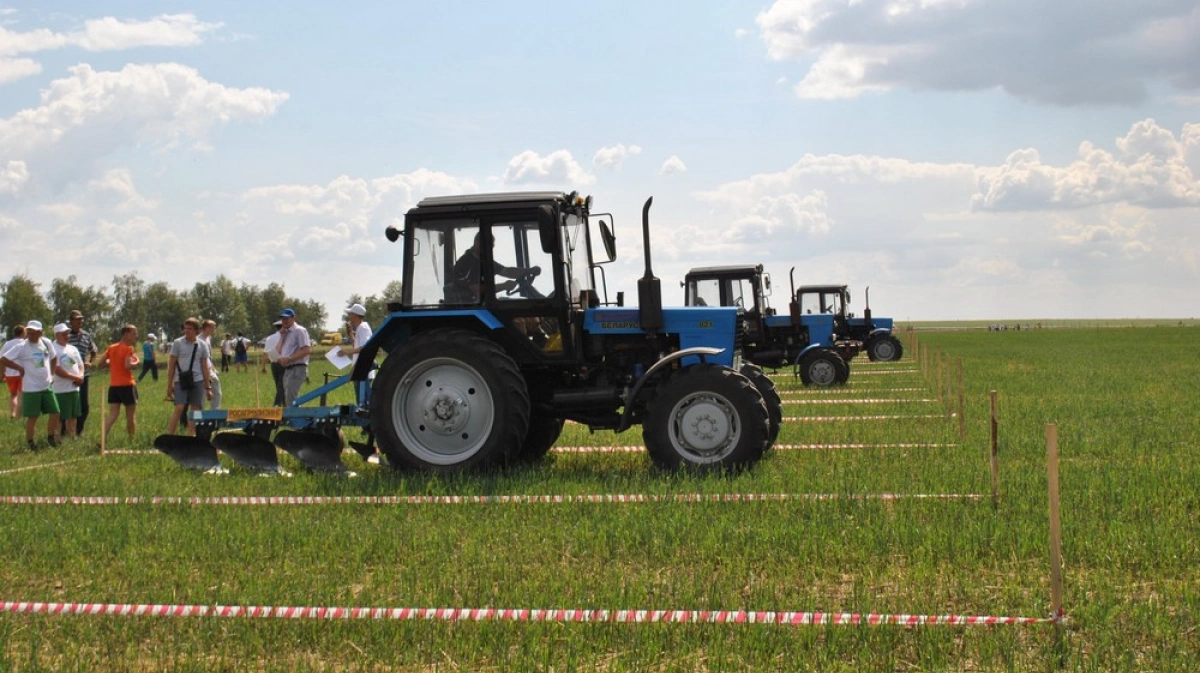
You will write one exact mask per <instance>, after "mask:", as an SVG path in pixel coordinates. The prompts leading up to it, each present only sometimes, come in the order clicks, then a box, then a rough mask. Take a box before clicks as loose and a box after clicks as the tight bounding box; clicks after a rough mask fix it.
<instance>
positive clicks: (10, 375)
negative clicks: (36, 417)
mask: <svg viewBox="0 0 1200 673" xmlns="http://www.w3.org/2000/svg"><path fill="white" fill-rule="evenodd" d="M10 336H11V337H12V338H11V339H9V340H8V341H5V342H4V345H3V346H0V354H3V353H4V351H6V350H8V349H9V348H12V347H13V346H15V345H17V344H18V343H20V342H22V341H24V340H25V326H24V325H15V326H13V328H12V333H11V334H10ZM4 383H5V384H6V385H8V394H9V395H10V396H11V398H12V399H11V400H10V401H9V403H8V417H9V418H16V417H17V413H18V410H19V408H20V406H21V372H19V371H17V370H15V369H12V368H10V367H5V368H4Z"/></svg>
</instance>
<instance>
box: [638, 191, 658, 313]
mask: <svg viewBox="0 0 1200 673" xmlns="http://www.w3.org/2000/svg"><path fill="white" fill-rule="evenodd" d="M651 203H654V197H653V196H651V197H650V198H648V199H646V204H645V205H643V206H642V245H643V247H644V248H645V254H646V275H644V276H642V278H641V279H640V280H638V315H639V319H640V321H641V325H642V330H644V331H646V332H657V331H658V330H660V329H662V326H663V310H662V308H663V306H662V284H661V283H659V281H658V278H656V277H655V276H654V272H653V271H652V270H651V267H650V204H651Z"/></svg>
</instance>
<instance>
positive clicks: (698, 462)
mask: <svg viewBox="0 0 1200 673" xmlns="http://www.w3.org/2000/svg"><path fill="white" fill-rule="evenodd" d="M650 204H651V200H647V201H646V203H645V206H644V207H643V209H642V234H643V244H644V247H645V264H646V272H645V277H643V278H642V279H641V280H639V281H638V306H637V307H636V308H626V307H624V306H623V293H618V295H617V300H616V302H613V303H611V304H610V303H609V302H608V297H607V294H608V293H607V284H606V281H605V277H604V273H603V267H602V265H604V264H607V263H609V262H611V261H613V260H614V259H615V257H616V252H615V251H616V241H615V236H614V234H613V228H612V227H611V223H612V221H613V220H612V216H611V215H593V214H592V212H591V210H592V199H591V197H587V198H583V197H580V196H578V195H577V194H576V193H574V192H572V193H570V194H564V193H561V192H521V193H503V194H475V195H466V196H448V197H437V198H427V199H424V200H422V201H421V202H420V203H418V204H417V206H416V207H414V208H412V209H411V210H409V211H408V213H407V214H406V215H405V218H404V225H403V229H397V228H394V227H389V228H388V230H387V232H386V233H387V238H388V239H389V240H391V241H393V242H394V241H402V243H403V246H404V249H403V271H402V280H403V288H404V289H403V295H402V297H401V300H400V301H399V302H396V303H393V304H389V305H388V310H389V311H390V314H389V315H388V316H387V317H386V319H385V320H384V321H383V322H382V324H380V325H378V326H377V327H376V329H375V331H374V333H373V335H372V337H371V340H370V341H369V342H368V343H367V344H366V346H365V347H364V349H363V351H362V353H361V354H360V356H359V359H358V363H357V366H356V367H355V368H354V369H353V371H352V372H351V373H350V374H349V375H348V376H344V377H342V378H340V379H338V380H337V381H334V382H333V383H331V384H329V385H327V386H324V387H322V388H319V389H317V390H314V391H311V392H309V393H308V394H306V395H304V396H302V397H301V398H300V399H298V400H297V401H296V403H295V404H294V405H293V406H291V407H289V408H287V409H284V410H282V412H283V413H282V416H281V418H279V419H276V420H270V419H268V418H265V417H264V418H256V417H254V416H253V415H250V416H251V417H250V418H249V419H247V414H239V413H234V410H230V411H229V412H228V413H226V411H224V410H217V411H206V412H198V413H197V414H196V415H195V418H196V420H197V425H198V427H205V428H206V429H207V431H208V433H211V430H213V429H218V428H235V429H238V430H240V431H241V432H237V433H231V432H221V433H217V434H216V435H213V438H212V444H213V445H215V446H217V447H218V448H221V450H222V451H225V452H226V453H228V454H230V455H231V456H232V457H233V458H234V459H235V460H238V461H239V462H242V461H241V460H240V459H241V458H246V457H247V456H249V455H251V454H252V456H253V458H254V459H255V460H258V461H260V462H261V461H262V460H265V458H266V456H265V453H266V452H267V450H268V449H269V451H270V453H271V457H272V458H273V455H274V447H273V446H271V443H270V441H269V440H268V437H269V436H270V434H271V432H272V430H274V429H275V428H278V427H283V426H286V427H288V428H290V429H289V430H281V431H280V432H278V433H277V435H276V439H275V442H274V443H275V445H278V446H280V447H281V448H284V449H285V450H288V451H289V452H291V453H293V454H294V455H297V456H298V457H300V458H301V460H305V458H304V456H305V455H307V456H309V457H310V458H311V457H314V456H317V455H319V456H329V455H335V456H336V455H337V454H340V451H341V444H340V439H339V437H340V433H339V432H338V429H339V428H340V427H343V426H358V427H362V428H364V429H365V430H367V431H368V433H369V434H368V439H367V442H366V444H367V446H365V447H364V446H362V445H358V446H356V448H359V449H360V452H361V453H363V454H364V455H366V454H367V453H368V452H373V450H374V448H373V443H375V442H377V444H378V447H379V449H381V450H382V452H383V453H384V454H385V455H386V456H387V458H388V461H389V462H390V463H391V464H392V465H394V466H397V467H407V468H412V469H418V470H430V471H455V470H461V469H470V468H480V467H489V466H496V465H503V464H509V463H514V462H523V461H531V460H536V459H538V458H540V457H542V456H543V455H545V454H546V453H547V452H548V451H549V450H550V448H551V447H552V446H553V445H554V443H555V441H556V440H557V439H558V437H559V434H560V433H561V431H562V429H563V425H564V423H565V422H567V421H572V422H575V423H579V424H581V425H584V426H587V427H588V428H590V429H593V430H596V429H609V430H614V431H616V432H622V431H624V430H626V429H628V428H630V427H632V426H634V425H641V426H642V437H643V441H644V442H645V445H646V448H647V451H648V453H649V455H650V457H651V458H652V459H653V461H654V462H655V463H656V464H657V465H659V466H660V467H663V468H667V469H677V468H696V469H705V470H708V469H717V470H726V469H738V468H743V467H747V466H750V465H753V464H754V463H755V462H757V461H758V460H759V458H760V457H761V456H762V455H763V452H764V451H765V450H767V449H768V448H769V447H770V446H771V444H772V443H773V442H774V439H775V437H776V436H777V434H778V432H779V423H780V420H781V417H782V406H781V403H780V400H779V396H778V395H777V394H776V393H775V391H774V386H773V385H772V384H771V382H770V379H768V378H767V377H766V376H765V375H763V374H762V372H761V371H759V370H758V369H757V368H756V367H753V366H752V365H748V364H747V365H746V366H745V367H743V363H742V352H741V345H740V344H739V342H738V341H739V338H740V336H741V335H742V333H743V328H742V324H741V323H742V316H741V315H740V313H739V311H737V310H736V309H733V308H721V307H711V308H682V307H681V308H667V309H664V308H663V306H662V293H661V289H660V286H659V281H658V279H657V278H655V277H654V276H653V273H652V271H651V265H650V243H649V240H650V232H649V226H650V225H649V209H650ZM593 218H594V219H593ZM604 218H606V219H604ZM593 225H594V226H595V227H596V228H597V231H595V232H594V231H593ZM594 236H596V237H598V240H596V241H594V240H593V239H594ZM598 288H599V289H598ZM380 352H384V353H386V354H387V356H386V358H385V359H384V360H383V363H382V365H381V366H380V367H379V369H378V372H377V373H376V374H377V375H376V376H375V377H374V381H373V383H372V385H371V386H370V389H369V392H367V394H365V395H361V396H360V401H359V402H358V403H357V404H353V405H343V406H340V407H304V406H302V405H303V404H305V403H306V402H308V401H311V400H313V399H316V398H317V396H318V395H322V394H324V393H325V392H327V391H328V390H329V389H330V388H331V387H335V386H337V385H342V384H345V383H349V382H351V381H353V382H356V383H358V384H360V386H361V387H363V388H365V387H366V386H365V382H366V381H368V379H369V374H370V373H371V370H372V368H373V366H374V361H375V359H376V356H377V354H379V353H380ZM743 371H744V372H745V374H743V373H742V372H743ZM764 398H765V399H766V400H767V401H764ZM264 416H265V415H264ZM230 435H235V437H233V438H231V437H230ZM280 436H283V439H284V440H285V441H281V439H280ZM222 438H224V440H223V441H222ZM159 439H163V438H161V437H160V438H159ZM231 439H232V440H235V441H231ZM256 440H257V443H256ZM178 443H179V442H176V441H175V440H168V441H166V442H163V443H161V444H159V443H158V442H156V445H159V446H160V448H163V450H164V451H167V452H169V453H170V452H171V450H174V449H175V448H176V446H175V445H176V444H178ZM196 444H198V442H197V443H196ZM226 447H230V448H232V449H233V452H230V451H228V450H226ZM250 449H253V450H250ZM178 459H179V458H178V457H177V460H178ZM212 460H213V461H215V454H214V455H213V456H212ZM322 461H325V463H324V464H328V461H327V460H326V459H325V458H318V459H316V460H314V464H322ZM180 462H183V461H180ZM306 463H307V461H306ZM197 467H202V465H198V466H197Z"/></svg>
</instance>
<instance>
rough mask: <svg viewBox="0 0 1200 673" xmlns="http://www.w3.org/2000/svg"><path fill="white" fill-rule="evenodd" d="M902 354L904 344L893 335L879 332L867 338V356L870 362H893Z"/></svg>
mask: <svg viewBox="0 0 1200 673" xmlns="http://www.w3.org/2000/svg"><path fill="white" fill-rule="evenodd" d="M903 356H904V344H902V343H900V340H899V339H897V338H896V337H895V336H894V335H891V334H880V335H879V336H874V337H871V338H870V339H868V340H867V357H868V358H870V359H871V362H895V361H896V360H899V359H900V358H901V357H903Z"/></svg>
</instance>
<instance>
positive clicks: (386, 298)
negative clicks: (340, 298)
mask: <svg viewBox="0 0 1200 673" xmlns="http://www.w3.org/2000/svg"><path fill="white" fill-rule="evenodd" d="M403 293H404V284H403V283H402V282H400V281H399V280H393V281H391V282H390V283H388V284H387V286H385V287H384V288H383V292H381V293H380V294H378V295H375V294H373V295H371V296H370V297H367V298H366V299H363V298H362V295H359V294H352V295H350V298H349V299H348V300H346V306H349V305H351V304H362V305H363V308H365V309H367V322H369V323H371V324H372V325H375V326H378V325H379V324H380V323H382V322H383V319H384V318H386V317H387V315H388V314H389V313H391V311H389V310H388V308H387V305H388V304H389V303H391V302H399V301H400V299H401V297H402V295H403Z"/></svg>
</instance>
